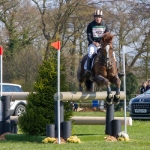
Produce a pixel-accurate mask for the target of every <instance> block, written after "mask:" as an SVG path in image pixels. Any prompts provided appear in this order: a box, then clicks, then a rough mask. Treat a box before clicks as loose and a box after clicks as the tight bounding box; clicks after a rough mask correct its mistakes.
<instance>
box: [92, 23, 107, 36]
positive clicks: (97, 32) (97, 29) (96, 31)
mask: <svg viewBox="0 0 150 150" xmlns="http://www.w3.org/2000/svg"><path fill="white" fill-rule="evenodd" d="M105 30H106V27H105V26H93V28H92V32H93V38H94V39H97V38H100V37H102V36H103V34H104V32H105Z"/></svg>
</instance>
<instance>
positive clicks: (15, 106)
mask: <svg viewBox="0 0 150 150" xmlns="http://www.w3.org/2000/svg"><path fill="white" fill-rule="evenodd" d="M0 85H1V84H0ZM0 88H1V86H0ZM2 92H3V94H4V93H5V92H6V93H7V92H8V93H9V92H10V93H13V92H15V93H16V92H23V90H22V88H21V85H19V84H12V83H2ZM3 94H2V95H3ZM26 104H27V101H26V100H12V99H11V101H10V115H11V116H20V115H21V113H23V112H25V105H26Z"/></svg>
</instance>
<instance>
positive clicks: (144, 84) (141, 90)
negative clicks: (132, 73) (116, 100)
mask: <svg viewBox="0 0 150 150" xmlns="http://www.w3.org/2000/svg"><path fill="white" fill-rule="evenodd" d="M146 88H147V81H144V82H143V83H142V87H141V89H140V94H143V93H144V92H145V91H146V90H147V89H146Z"/></svg>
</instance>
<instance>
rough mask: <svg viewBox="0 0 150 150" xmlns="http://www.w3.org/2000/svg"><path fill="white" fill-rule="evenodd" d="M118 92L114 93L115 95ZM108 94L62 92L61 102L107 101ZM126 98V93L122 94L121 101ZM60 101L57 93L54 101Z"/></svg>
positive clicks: (122, 92)
mask: <svg viewBox="0 0 150 150" xmlns="http://www.w3.org/2000/svg"><path fill="white" fill-rule="evenodd" d="M115 93H116V92H115V91H112V94H113V95H114V94H115ZM106 97H107V92H106V91H104V92H60V100H61V101H64V102H65V101H76V100H105V99H106ZM125 98H126V95H125V92H124V91H121V92H120V100H124V99H125ZM57 99H58V93H55V95H54V100H57Z"/></svg>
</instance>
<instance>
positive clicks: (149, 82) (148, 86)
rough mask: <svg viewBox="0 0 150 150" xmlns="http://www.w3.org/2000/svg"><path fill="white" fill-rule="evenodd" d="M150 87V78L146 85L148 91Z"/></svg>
mask: <svg viewBox="0 0 150 150" xmlns="http://www.w3.org/2000/svg"><path fill="white" fill-rule="evenodd" d="M149 89H150V79H149V80H148V84H147V86H146V91H147V90H149Z"/></svg>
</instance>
